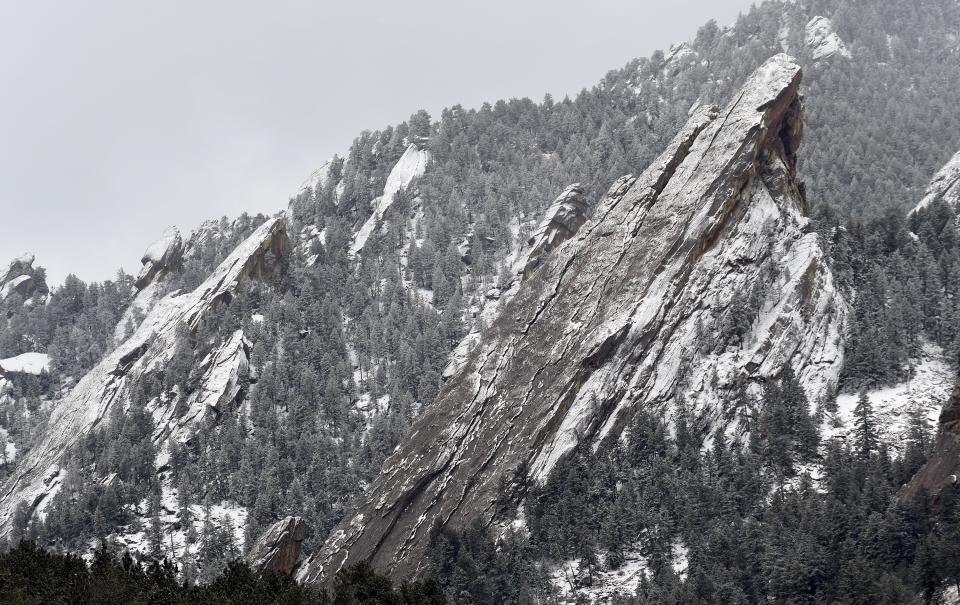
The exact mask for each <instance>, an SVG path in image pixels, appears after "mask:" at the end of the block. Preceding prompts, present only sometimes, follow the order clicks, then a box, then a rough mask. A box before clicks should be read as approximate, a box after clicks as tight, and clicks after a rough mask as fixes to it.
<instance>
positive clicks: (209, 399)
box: [0, 219, 288, 536]
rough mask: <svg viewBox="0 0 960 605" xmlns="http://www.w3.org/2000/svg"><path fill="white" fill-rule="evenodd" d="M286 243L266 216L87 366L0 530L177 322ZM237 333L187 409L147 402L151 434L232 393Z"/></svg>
mask: <svg viewBox="0 0 960 605" xmlns="http://www.w3.org/2000/svg"><path fill="white" fill-rule="evenodd" d="M287 247H288V243H287V236H286V231H285V226H284V223H283V222H282V221H280V220H278V219H270V220H268V221H266V222H265V223H264V224H263V225H261V226H260V227H258V228H257V229H256V231H254V232H253V234H251V235H250V236H249V237H248V238H247V239H246V240H245V241H243V242H242V243H241V244H240V245H239V246H238V247H237V248H236V249H235V250H234V251H233V252H232V253H231V254H230V255H229V256H228V257H227V258H226V259H225V260H224V261H223V262H222V263H221V264H220V265H219V266H218V267H217V268H216V269H215V270H214V271H213V273H212V274H211V275H210V276H209V277H208V278H207V279H206V280H205V281H204V282H203V283H202V284H200V286H199V287H197V289H196V290H194V291H192V292H189V293H179V292H174V293H172V294H170V295H168V296H166V297H164V298H162V299H160V300H159V301H158V302H157V303H156V305H154V306H153V308H152V309H151V310H150V312H149V314H148V315H147V316H146V318H145V319H144V320H143V322H142V323H141V324H140V326H139V327H138V328H137V329H136V331H135V332H134V333H133V334H132V335H131V336H130V337H129V338H127V339H126V340H125V341H123V342H122V343H121V344H120V345H119V346H117V348H116V349H114V350H113V351H112V352H111V353H110V354H109V355H107V356H106V357H104V359H103V360H102V361H101V362H100V363H99V364H97V365H96V366H95V367H94V368H93V369H92V370H90V372H89V373H87V374H86V375H85V376H84V377H83V378H81V379H80V381H79V382H78V383H77V385H76V386H75V387H74V388H73V390H72V391H71V392H70V393H69V394H68V395H67V396H66V397H65V398H64V399H62V400H61V401H59V402H58V403H57V405H56V407H55V408H54V410H53V412H52V414H51V416H50V420H49V423H48V426H47V430H46V431H45V434H44V438H43V440H42V441H41V442H40V443H39V444H38V445H37V446H36V447H35V448H34V449H33V450H31V452H30V454H29V455H28V456H27V458H25V459H24V460H23V461H22V462H21V463H20V465H19V466H18V467H17V469H16V471H15V473H14V474H13V475H12V476H11V477H10V479H9V480H8V481H7V482H6V484H5V485H4V486H3V491H2V492H0V536H5V535H7V534H8V533H9V531H10V522H11V519H12V516H13V511H14V509H15V508H16V506H17V504H18V503H20V502H26V503H27V504H28V505H29V506H31V507H32V509H33V510H37V509H38V508H40V509H42V507H43V506H44V505H45V503H46V502H48V501H49V496H51V495H52V494H53V493H54V492H55V491H56V490H57V489H59V485H61V483H62V480H63V478H64V477H63V475H64V472H65V471H64V470H63V469H62V468H60V464H59V462H60V459H61V457H62V455H63V453H64V452H65V451H66V450H67V448H68V447H70V445H72V444H73V443H75V442H77V440H78V439H80V438H82V437H83V436H84V435H85V434H86V433H87V432H88V431H90V430H92V429H93V428H95V427H96V426H97V425H99V424H100V423H101V421H104V420H105V419H106V418H107V416H108V414H109V410H110V409H111V407H112V406H115V405H120V406H126V405H127V404H128V402H129V392H130V388H131V386H132V385H133V384H134V382H135V381H136V379H137V377H139V376H142V375H143V374H145V373H147V372H150V371H153V370H154V369H156V368H157V367H160V368H163V367H165V366H166V364H167V362H168V361H169V360H170V358H171V356H172V354H173V352H174V349H175V344H176V342H177V338H178V332H180V330H181V327H183V328H186V329H187V330H191V331H192V330H195V329H196V328H197V326H198V325H199V322H200V320H201V318H202V317H203V316H204V314H205V313H207V312H208V311H210V310H211V309H212V308H213V307H214V306H215V305H216V304H217V303H220V302H229V301H230V300H231V299H232V298H233V296H234V293H235V291H236V288H237V286H238V285H239V284H240V282H241V281H242V280H244V279H246V278H250V277H260V276H262V275H263V274H264V273H265V271H266V270H267V269H268V267H267V266H266V264H265V263H266V260H267V259H266V256H267V254H266V253H267V252H272V253H273V255H274V257H277V258H279V257H281V256H283V255H284V254H285V251H286V249H287ZM246 368H247V358H246V348H245V345H244V342H243V336H242V333H235V334H234V335H233V336H232V337H231V338H230V339H228V341H227V343H226V344H225V345H223V346H221V347H220V348H219V349H218V350H217V351H215V352H213V353H211V354H210V355H209V356H207V358H206V359H204V360H203V361H202V362H201V371H202V372H203V376H204V378H203V379H202V381H201V385H200V388H198V389H197V390H196V391H195V392H194V393H192V394H191V396H190V399H189V400H188V406H187V409H188V412H187V413H186V414H184V415H182V416H180V415H177V412H176V409H177V401H178V399H176V398H175V399H173V400H172V401H164V400H159V399H156V400H154V401H152V402H150V403H149V404H148V409H151V411H152V412H153V414H154V418H156V419H158V423H157V428H156V431H155V439H157V440H159V439H161V438H164V437H167V436H171V435H172V436H174V437H178V436H183V435H182V433H181V431H182V429H184V428H185V427H187V426H189V425H190V424H191V423H192V422H194V421H195V420H198V419H199V418H200V417H201V416H202V413H203V412H204V411H205V410H206V408H207V407H212V408H213V407H216V406H217V405H219V404H221V403H222V402H223V401H224V400H225V399H228V398H232V397H234V396H235V394H236V389H237V388H238V386H237V385H238V384H239V378H238V377H239V376H240V374H242V373H244V372H246Z"/></svg>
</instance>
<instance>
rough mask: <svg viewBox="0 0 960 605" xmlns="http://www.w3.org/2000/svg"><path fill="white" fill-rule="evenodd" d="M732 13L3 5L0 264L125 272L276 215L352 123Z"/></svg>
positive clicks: (604, 1)
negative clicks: (206, 227) (209, 227)
mask: <svg viewBox="0 0 960 605" xmlns="http://www.w3.org/2000/svg"><path fill="white" fill-rule="evenodd" d="M749 4H750V2H749V1H748V0H674V1H673V2H671V3H669V5H668V4H667V3H665V2H662V1H661V2H653V1H648V0H644V1H636V2H618V1H613V0H597V1H594V2H589V3H588V2H569V1H566V0H560V1H558V0H552V1H550V0H532V1H524V2H517V0H512V1H506V0H490V1H487V2H484V3H477V2H470V3H467V2H449V1H447V2H444V1H440V0H429V1H419V2H413V1H408V2H369V1H368V2H336V3H327V2H323V3H319V2H318V3H310V2H292V1H284V2H269V3H266V2H251V1H246V0H244V1H242V2H240V1H236V2H222V3H220V2H180V1H175V2H152V3H148V2H130V1H128V0H110V1H106V0H104V1H94V2H49V1H43V0H41V1H37V2H12V1H9V0H8V1H7V2H6V3H4V4H3V8H2V11H0V89H2V90H3V91H4V92H3V94H2V95H0V217H2V218H0V225H2V227H0V229H2V234H0V264H3V263H5V262H6V259H8V258H10V257H13V256H15V255H17V254H19V253H21V252H23V251H26V250H29V251H32V252H34V253H35V254H37V257H38V262H39V263H40V264H41V265H44V266H46V267H47V268H48V270H49V273H50V276H51V278H52V280H53V281H54V282H59V281H61V280H62V279H63V277H64V276H65V275H66V274H67V273H70V272H73V273H76V274H78V275H79V276H80V277H81V278H83V279H87V280H92V279H106V278H110V277H112V276H113V275H114V274H115V272H116V270H117V269H118V268H119V267H121V266H122V267H124V268H125V269H127V270H128V271H133V272H136V269H137V268H138V266H139V265H138V262H137V261H138V259H139V256H140V253H141V252H142V250H143V249H144V248H145V247H146V246H147V244H149V243H150V242H151V241H152V240H153V239H154V238H156V237H157V236H158V235H159V234H160V232H161V231H162V230H163V229H164V228H165V227H166V226H168V225H170V224H177V225H179V226H180V227H181V228H182V229H183V230H184V231H188V230H189V229H191V228H192V227H194V226H195V225H196V224H198V223H199V222H201V221H202V220H204V219H206V218H213V217H218V216H221V215H224V214H226V215H228V216H233V215H237V214H239V213H240V212H242V211H248V212H268V213H272V212H275V211H276V210H278V209H280V208H282V207H284V206H285V204H286V201H287V198H288V195H289V194H290V193H292V192H293V191H295V190H296V188H297V186H298V185H299V183H300V182H301V181H302V180H303V179H304V178H305V177H306V176H307V174H308V173H309V172H310V171H311V170H312V169H313V168H315V167H316V166H317V165H319V164H320V163H321V162H322V161H323V160H324V159H326V158H327V157H329V156H331V155H333V154H334V153H337V152H343V151H345V150H346V149H347V147H348V146H349V144H350V142H351V140H352V139H353V137H354V136H356V134H358V133H359V132H360V131H361V130H362V129H375V128H380V127H383V126H385V125H388V124H393V123H396V122H399V121H402V120H404V119H406V118H407V117H408V116H409V115H410V114H411V113H412V112H413V111H415V110H416V109H418V108H421V107H423V108H426V109H427V110H428V111H430V112H431V113H432V114H434V115H436V114H437V113H438V112H439V110H440V109H441V108H442V107H446V106H449V105H453V104H456V103H460V104H463V105H464V106H467V107H476V106H478V105H479V104H480V103H482V102H483V101H487V100H489V101H493V100H496V99H499V98H508V97H522V96H529V97H531V98H534V99H540V98H542V96H543V93H545V92H550V93H552V94H553V95H554V96H555V97H558V98H559V97H562V96H563V95H564V94H571V95H572V94H575V93H576V92H577V91H578V90H580V89H581V88H583V87H589V86H591V85H593V84H594V83H595V82H596V81H598V80H599V79H600V78H601V77H602V76H603V74H604V73H605V72H606V71H607V70H609V69H613V68H616V67H620V66H622V65H623V64H624V63H626V61H628V60H629V59H631V58H633V57H637V56H645V55H648V54H650V53H651V52H652V51H653V50H655V49H657V48H665V47H667V46H669V44H670V43H671V42H674V41H677V40H684V39H689V38H691V37H692V36H693V35H694V34H695V32H696V30H697V28H698V27H699V26H700V25H701V24H702V23H704V22H706V21H707V20H708V19H710V18H715V19H717V21H718V22H720V23H730V22H732V21H733V20H734V19H735V18H736V15H737V13H738V12H739V11H741V10H745V9H746V8H747V7H748V6H749Z"/></svg>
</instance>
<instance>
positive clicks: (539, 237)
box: [523, 183, 588, 279]
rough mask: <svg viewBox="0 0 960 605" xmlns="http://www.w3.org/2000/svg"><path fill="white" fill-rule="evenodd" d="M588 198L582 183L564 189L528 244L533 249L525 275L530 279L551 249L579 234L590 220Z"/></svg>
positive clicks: (526, 264)
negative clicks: (588, 216)
mask: <svg viewBox="0 0 960 605" xmlns="http://www.w3.org/2000/svg"><path fill="white" fill-rule="evenodd" d="M587 208H588V203H587V199H586V198H585V197H584V196H583V188H582V187H581V186H580V183H574V184H573V185H570V186H569V187H567V188H566V189H564V190H563V193H561V194H560V195H559V196H558V197H557V199H556V200H554V201H553V203H552V204H550V208H548V209H547V213H546V215H545V216H544V218H543V220H542V221H541V222H540V225H539V226H538V227H537V230H536V231H535V232H534V234H533V235H532V236H530V239H529V240H528V241H527V245H528V246H529V247H530V252H529V253H528V254H527V261H526V262H525V263H524V266H523V278H524V279H526V278H528V277H529V276H530V275H532V274H533V272H534V271H536V269H537V267H539V266H540V265H541V264H543V261H544V259H545V258H546V257H547V255H548V254H550V251H551V250H553V249H554V248H556V247H557V246H559V245H560V244H562V243H563V242H565V241H567V240H568V239H570V238H571V237H573V236H574V235H576V234H577V231H579V230H580V227H582V226H583V224H584V223H585V222H587Z"/></svg>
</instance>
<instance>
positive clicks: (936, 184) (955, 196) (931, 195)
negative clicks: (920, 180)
mask: <svg viewBox="0 0 960 605" xmlns="http://www.w3.org/2000/svg"><path fill="white" fill-rule="evenodd" d="M936 201H942V202H944V203H945V204H947V205H949V206H951V207H953V208H954V209H956V208H957V207H958V206H960V151H958V152H957V154H956V155H954V156H953V157H952V158H950V161H949V162H947V163H946V165H944V167H943V168H941V169H940V170H939V171H938V172H937V174H935V175H934V177H933V179H931V180H930V184H929V185H928V186H927V190H926V192H925V193H924V195H923V199H921V200H920V203H918V204H917V206H916V207H915V208H914V209H913V210H912V212H916V211H917V210H920V209H921V208H926V207H927V206H929V205H930V204H932V203H934V202H936Z"/></svg>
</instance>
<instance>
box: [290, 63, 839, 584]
mask: <svg viewBox="0 0 960 605" xmlns="http://www.w3.org/2000/svg"><path fill="white" fill-rule="evenodd" d="M799 86H800V67H799V66H798V65H797V64H796V63H795V62H794V61H793V59H791V58H789V57H787V56H786V55H777V56H775V57H774V58H772V59H770V60H769V61H767V62H766V63H764V64H763V65H762V66H761V67H760V68H759V69H758V70H757V71H756V72H755V73H754V74H753V75H752V76H751V77H750V78H749V79H748V81H747V83H746V84H745V85H744V87H743V88H742V89H741V90H740V92H738V93H737V94H736V95H735V96H734V100H733V101H732V102H731V104H730V105H728V106H727V107H725V108H723V109H722V110H721V109H720V108H717V107H702V108H700V109H698V110H696V111H695V112H694V115H693V116H692V117H691V119H690V120H689V121H688V123H687V125H686V126H685V127H684V128H683V129H682V130H681V132H680V133H679V134H678V135H677V137H676V138H675V139H674V140H673V142H672V143H671V144H670V145H669V146H668V147H667V149H666V151H665V152H664V153H663V154H662V155H661V156H660V157H659V158H657V160H655V161H654V162H653V163H652V164H651V166H650V168H648V169H647V170H646V171H645V172H644V173H643V174H641V175H640V176H639V177H636V178H634V177H625V178H623V179H620V180H618V181H617V182H616V183H615V184H614V186H613V187H612V188H611V191H610V192H609V193H608V195H607V196H606V198H605V199H603V200H602V201H601V202H600V204H599V206H598V207H597V209H596V210H595V212H594V216H593V218H592V219H591V220H590V221H589V222H588V223H587V224H586V225H585V226H584V227H583V228H582V229H581V231H580V233H579V235H577V236H576V237H575V238H574V239H572V240H568V241H567V242H566V243H565V244H563V245H561V246H560V247H559V248H558V249H557V250H555V251H554V252H553V253H552V254H551V255H550V256H549V257H548V260H547V261H546V262H545V263H544V265H543V266H542V267H539V268H537V269H535V271H536V272H535V273H534V274H533V275H532V276H531V277H530V278H529V279H527V280H526V281H525V282H524V284H523V285H522V286H521V287H520V289H519V291H518V292H517V293H516V295H515V296H514V297H513V299H512V300H511V301H510V302H508V303H507V304H506V305H505V306H504V307H503V308H502V310H501V312H500V314H499V317H498V318H497V320H496V321H495V322H494V323H493V324H492V325H491V326H489V328H488V329H487V331H486V333H485V334H484V336H483V337H482V338H481V341H480V343H479V345H478V346H477V347H476V349H475V350H474V351H473V352H472V353H471V356H470V359H469V361H468V362H467V364H466V366H465V367H464V368H463V369H461V370H460V371H459V372H458V373H457V375H456V376H455V377H454V378H452V379H451V380H450V382H448V383H447V384H446V385H445V386H444V389H443V391H442V392H441V394H440V396H439V397H438V398H437V400H436V402H434V404H433V405H431V406H430V408H429V409H428V410H427V411H426V412H425V413H424V415H422V416H421V417H420V418H419V419H418V420H417V422H416V423H415V424H414V425H413V427H412V428H411V430H410V432H409V435H408V436H407V437H406V438H405V439H404V440H403V441H402V442H401V444H400V446H399V447H398V449H397V451H395V452H394V453H393V454H392V455H391V457H390V458H388V459H387V460H386V461H385V462H384V470H383V472H382V474H381V475H380V477H379V478H378V479H377V481H375V482H374V483H373V485H372V486H371V487H369V488H368V489H367V490H366V492H365V494H364V498H363V502H362V504H361V505H360V506H358V507H357V508H356V509H355V510H354V511H353V512H352V513H351V514H350V515H348V517H347V518H345V519H344V521H343V522H342V523H341V524H340V526H338V528H337V529H335V530H334V532H333V533H332V534H331V539H330V540H328V542H327V544H326V546H325V547H324V549H323V550H321V551H320V553H319V555H318V556H317V557H316V558H315V559H314V560H313V561H311V562H310V563H308V565H307V567H306V568H305V569H304V571H303V573H302V575H301V577H302V578H303V579H305V580H322V579H324V578H325V577H327V578H329V577H330V576H331V575H332V574H333V573H335V572H336V571H337V570H338V569H340V568H341V567H342V566H343V565H344V564H345V563H349V562H352V561H358V560H370V561H372V562H373V563H374V565H375V566H376V567H378V568H382V569H384V570H387V571H390V572H391V573H395V574H397V575H399V576H401V577H404V576H407V575H410V574H414V573H417V572H419V571H421V565H422V564H423V563H424V562H425V561H426V560H427V557H426V553H425V551H426V548H427V540H428V537H429V536H428V534H429V531H430V529H431V527H432V526H433V524H434V523H439V524H443V525H447V526H453V527H457V526H460V527H463V526H466V525H469V523H470V522H471V521H473V520H474V519H480V520H482V521H483V523H484V524H485V525H490V524H491V523H494V522H497V521H500V522H504V523H509V521H510V520H509V519H497V518H496V512H497V511H496V507H495V503H496V501H497V498H498V495H499V493H500V490H501V489H502V486H503V482H504V480H507V479H509V477H510V476H511V474H512V473H513V472H514V471H515V470H516V469H518V468H520V467H522V466H524V467H528V468H529V469H530V471H531V477H532V478H533V479H534V480H538V481H542V480H544V479H545V478H546V476H547V475H548V474H549V473H550V471H551V470H552V469H553V467H554V466H555V464H556V462H557V461H558V460H559V459H560V458H561V457H563V456H564V455H565V454H567V453H568V452H569V451H570V450H571V449H572V448H573V447H574V446H575V445H576V444H577V443H578V442H580V441H582V442H585V443H593V444H596V443H597V442H599V441H600V440H602V439H604V438H608V437H610V438H616V437H618V436H619V434H620V433H621V432H622V430H623V427H625V426H626V425H627V424H628V423H629V419H630V416H631V412H632V410H634V409H636V408H638V407H639V408H645V409H649V410H656V412H655V413H657V414H658V415H662V416H663V417H665V418H674V417H676V416H677V414H678V413H679V412H678V409H677V408H678V406H682V405H687V406H690V408H691V409H692V413H693V414H695V415H696V416H697V417H699V418H705V419H707V422H708V424H709V426H710V427H711V432H713V431H717V430H720V431H724V432H728V433H731V434H739V435H742V434H745V433H746V432H747V431H748V430H749V426H750V421H749V416H750V415H751V414H753V413H755V411H753V410H749V409H742V408H739V407H738V406H739V405H740V403H741V401H739V400H738V399H737V398H736V396H735V395H736V394H737V393H739V392H741V390H750V389H755V388H756V384H757V383H760V382H763V381H765V380H769V379H771V378H775V377H777V376H779V375H781V374H782V373H783V372H784V371H786V369H787V368H790V370H791V371H792V372H794V373H795V374H796V375H797V376H798V377H799V378H800V382H801V384H802V385H803V387H804V389H805V391H806V393H807V396H808V397H809V398H810V400H811V401H823V400H825V399H826V398H827V397H829V396H830V395H831V393H832V389H834V388H835V386H836V384H837V380H838V377H839V373H840V367H841V365H842V361H843V340H842V333H843V328H844V318H845V316H846V314H847V311H846V302H845V301H844V300H843V298H842V297H841V296H840V294H839V292H838V291H837V290H836V288H835V287H834V284H833V279H832V276H831V275H830V270H829V268H828V267H827V265H826V262H825V260H824V258H823V252H822V251H821V249H820V247H819V245H818V244H817V235H816V234H815V233H810V232H808V230H807V227H808V220H807V219H806V218H805V216H804V215H805V214H806V210H807V203H806V200H805V198H804V194H803V185H802V184H800V183H799V182H798V181H797V180H796V161H797V159H796V151H797V149H798V147H799V145H800V141H801V136H802V132H803V124H802V113H803V108H802V105H801V102H800V97H799Z"/></svg>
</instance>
